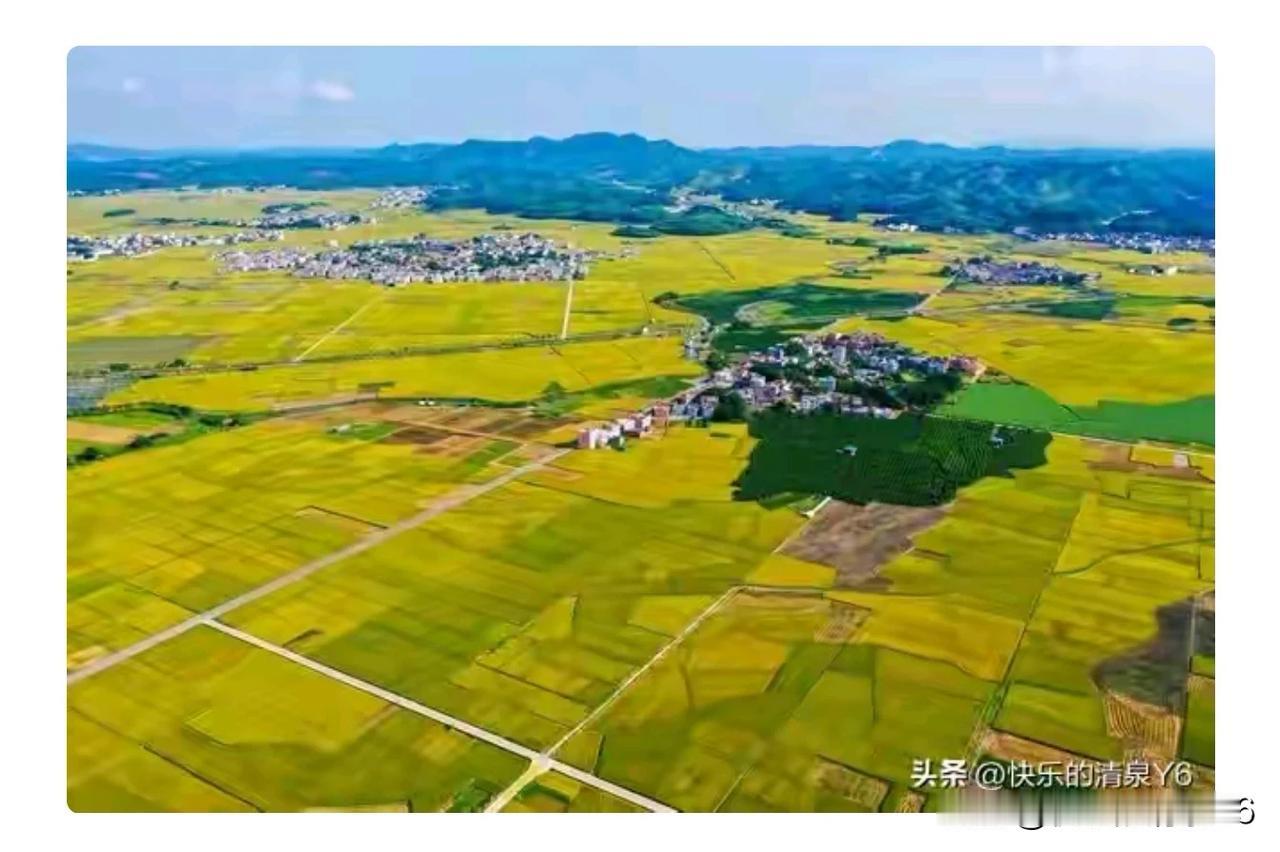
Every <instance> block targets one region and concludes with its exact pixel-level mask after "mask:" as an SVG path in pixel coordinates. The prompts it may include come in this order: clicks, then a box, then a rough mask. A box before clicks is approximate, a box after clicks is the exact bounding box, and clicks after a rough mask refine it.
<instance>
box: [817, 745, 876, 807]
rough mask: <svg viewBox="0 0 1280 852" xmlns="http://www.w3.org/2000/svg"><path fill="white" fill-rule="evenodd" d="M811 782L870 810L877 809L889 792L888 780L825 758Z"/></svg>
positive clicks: (818, 763)
mask: <svg viewBox="0 0 1280 852" xmlns="http://www.w3.org/2000/svg"><path fill="white" fill-rule="evenodd" d="M809 783H810V784H812V785H813V786H814V787H816V788H817V789H820V790H826V791H827V792H829V793H833V794H834V795H836V796H840V797H841V798H844V799H848V800H849V801H851V802H857V803H858V804H860V805H862V806H863V807H864V808H866V809H867V810H868V811H874V810H877V809H878V808H879V807H880V803H881V802H883V801H884V797H885V796H887V795H888V794H889V782H888V781H884V780H881V779H879V778H875V777H873V776H871V775H867V774H865V773H862V772H859V771H857V770H856V769H853V768H851V767H848V766H845V765H844V764H842V763H836V762H835V761H833V760H827V759H824V758H819V759H818V762H817V764H816V765H815V766H814V768H813V770H812V773H811V777H810V779H809Z"/></svg>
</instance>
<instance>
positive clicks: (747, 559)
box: [226, 426, 802, 748]
mask: <svg viewBox="0 0 1280 852" xmlns="http://www.w3.org/2000/svg"><path fill="white" fill-rule="evenodd" d="M724 435H725V437H715V436H713V435H711V434H710V433H709V432H708V431H707V430H700V429H687V428H683V427H681V428H677V429H673V430H672V431H671V432H670V433H669V434H668V436H667V437H666V438H665V439H663V440H661V441H641V442H638V443H635V444H633V445H632V447H631V448H630V449H628V450H627V452H625V453H617V452H607V453H585V452H584V453H571V454H570V455H568V456H565V457H563V458H561V459H559V460H557V462H556V463H555V464H554V465H553V466H552V467H549V468H545V469H543V470H541V471H538V472H536V473H533V474H530V475H528V476H526V477H525V478H523V479H521V480H518V481H516V482H513V483H510V484H508V485H506V486H504V487H502V488H500V489H498V490H496V491H493V492H490V493H488V494H485V495H483V496H481V497H478V498H476V499H475V500H472V501H471V502H469V503H467V504H466V505H464V506H461V507H458V508H457V509H454V510H452V511H450V512H448V513H446V514H444V515H441V516H438V517H436V518H433V519H432V520H430V521H428V522H427V523H425V524H423V525H422V526H420V527H418V528H416V529H414V530H413V531H411V532H408V533H405V534H404V535H402V536H399V537H397V538H395V539H392V540H390V541H388V542H385V543H383V544H380V545H378V546H377V547H375V548H373V549H371V550H369V551H366V552H365V553H363V554H360V555H359V556H357V557H354V558H352V559H349V560H346V561H344V562H342V563H340V564H338V565H335V566H333V567H332V568H327V569H324V570H322V571H320V572H318V573H316V574H313V575H311V576H310V577H308V578H307V579H305V580H303V581H302V582H299V583H296V584H294V585H291V586H289V587H288V588H286V589H282V590H280V591H279V592H276V593H274V594H272V595H269V596H267V597H265V598H263V599H260V600H259V601H256V602H254V603H251V604H249V605H247V606H245V607H243V608H242V609H238V610H235V611H234V612H232V613H230V614H228V615H227V616H226V620H227V621H228V622H229V623H231V624H233V625H235V626H236V627H238V628H240V629H243V630H246V631H248V632H250V633H253V634H255V635H258V636H261V637H263V638H265V639H268V640H269V641H272V642H276V643H278V644H285V645H288V646H289V647H290V648H292V649H294V650H296V651H298V652H300V653H304V654H307V655H308V656H313V657H314V658H315V659H318V660H321V661H322V662H325V663H326V664H328V665H332V666H334V667H335V668H339V669H341V670H343V671H346V672H349V673H352V674H354V675H356V676H358V677H361V678H364V679H366V680H369V681H371V682H373V683H377V684H379V685H382V686H385V687H386V688H389V689H393V690H395V691H397V692H399V693H401V694H404V695H407V696H410V697H412V698H414V699H416V700H419V701H421V702H423V703H425V704H428V705H430V706H433V707H438V708H440V709H442V710H445V711H446V712H450V713H453V714H455V715H458V716H460V717H462V718H466V719H468V720H470V721H473V722H475V723H476V724H482V725H485V726H487V727H490V728H492V729H493V730H495V731H497V732H499V733H501V734H503V735H504V736H508V737H511V738H512V739H515V740H517V741H519V742H521V743H524V744H526V745H530V746H533V747H536V748H545V747H547V746H549V745H551V744H552V743H554V742H556V741H557V740H558V739H559V738H561V737H562V736H564V735H565V734H566V733H568V732H569V731H570V730H571V729H572V727H573V726H574V725H576V724H578V723H579V722H581V721H582V720H583V719H584V718H585V717H586V716H587V714H588V713H590V712H591V710H592V709H593V708H594V707H595V706H596V705H597V704H598V703H600V702H601V701H603V700H604V699H605V698H606V697H607V696H608V695H609V693H610V692H611V691H613V690H614V689H615V688H616V687H617V685H618V684H619V683H621V682H622V681H623V680H624V679H625V678H626V676H627V675H628V674H630V672H632V671H633V670H634V669H635V668H636V667H638V666H640V665H642V664H643V663H644V662H645V661H646V660H648V659H649V658H650V657H651V656H652V655H653V654H654V653H655V652H656V651H657V650H658V649H659V648H660V647H661V646H662V645H663V644H665V643H666V642H668V641H670V638H671V637H672V636H674V635H675V634H676V633H677V632H678V631H679V630H680V629H682V628H683V627H684V625H686V624H687V623H688V622H689V621H690V620H691V619H692V618H693V617H694V616H695V615H696V614H697V613H698V612H699V611H701V610H702V609H703V608H705V607H706V606H708V605H709V604H710V603H711V601H712V600H713V599H714V597H715V596H717V595H719V594H721V593H723V592H724V590H725V589H727V588H729V587H730V586H732V585H734V584H735V583H740V582H742V580H743V578H744V577H746V576H747V575H748V574H750V573H751V572H752V571H753V570H754V569H755V568H756V567H757V566H758V565H759V564H760V563H761V562H762V561H763V560H764V559H765V558H766V557H767V556H768V554H769V553H770V551H772V550H773V548H774V547H776V546H777V545H778V544H779V543H780V542H781V541H782V540H783V539H785V538H786V536H787V535H788V534H789V533H790V532H791V531H793V530H794V529H795V528H796V527H797V526H798V525H799V524H800V522H801V520H802V519H801V518H800V517H799V516H798V515H796V514H795V513H793V512H790V511H786V510H776V511H770V510H766V509H764V508H762V507H760V506H758V505H756V504H753V503H741V502H734V501H733V500H732V499H731V489H730V487H729V483H730V482H731V481H732V479H733V477H734V476H735V475H736V473H737V471H738V470H740V469H741V466H742V464H743V460H744V456H743V453H745V452H748V451H749V442H750V439H748V438H746V436H745V430H744V429H743V427H741V426H737V427H733V426H731V427H727V429H726V430H725V432H724Z"/></svg>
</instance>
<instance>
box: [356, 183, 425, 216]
mask: <svg viewBox="0 0 1280 852" xmlns="http://www.w3.org/2000/svg"><path fill="white" fill-rule="evenodd" d="M431 191H432V190H431V187H428V186H397V187H393V188H392V189H388V190H387V191H386V192H384V193H382V194H381V195H379V196H378V197H377V198H375V199H374V200H373V202H372V203H371V204H370V205H369V208H370V209H372V210H391V209H395V208H397V207H417V206H418V205H420V204H422V203H423V202H424V201H426V200H427V199H428V198H430V197H431Z"/></svg>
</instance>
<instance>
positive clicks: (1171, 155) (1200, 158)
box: [67, 133, 1214, 236]
mask: <svg viewBox="0 0 1280 852" xmlns="http://www.w3.org/2000/svg"><path fill="white" fill-rule="evenodd" d="M278 184H285V185H289V186H296V187H301V188H309V189H338V188H347V187H356V186H360V187H379V186H403V185H433V186H436V187H439V189H437V190H436V192H435V193H434V194H433V196H432V199H431V202H430V203H431V204H432V206H435V207H439V208H448V207H463V206H469V207H483V208H486V209H488V210H490V211H493V212H502V213H514V214H517V215H524V216H529V217H533V218H538V217H566V218H578V219H587V220H596V221H617V222H621V223H628V224H651V223H654V222H657V221H660V220H663V219H664V217H669V215H670V214H669V212H666V211H664V208H665V207H666V206H668V205H669V204H670V203H671V202H672V201H673V198H674V196H673V193H674V192H676V191H677V190H680V189H694V190H698V191H703V192H714V193H718V194H719V195H721V196H722V197H724V198H726V199H728V200H736V201H744V200H750V199H756V198H769V199H774V200H776V201H778V202H779V204H780V205H781V206H782V207H783V208H786V209H792V210H804V211H810V212H814V213H820V214H826V215H830V216H833V217H835V218H837V219H848V218H852V217H853V216H855V215H857V214H858V213H862V212H873V213H884V214H890V215H893V216H896V217H899V218H901V219H904V220H908V221H911V222H914V223H915V224H918V225H920V226H921V227H923V228H926V229H932V230H941V229H943V228H954V229H957V230H961V231H989V230H995V231H1011V230H1013V229H1014V228H1017V227H1026V228H1031V229H1033V230H1038V231H1067V230H1107V229H1110V230H1129V231H1158V232H1163V233H1170V234H1195V235H1203V236H1210V235H1212V234H1213V232H1214V153H1213V151H1211V150H1167V151H1134V150H1118V149H1062V150H1029V149H1015V148H1005V147H999V146H995V147H985V148H956V147H951V146H948V145H941V144H929V143H923V142H915V141H898V142H892V143H890V144H887V145H881V146H875V147H835V146H816V145H797V146H789V147H766V148H746V147H744V148H717V149H701V150H696V149H691V148H684V147H681V146H679V145H676V144H674V143H672V142H668V141H665V140H650V139H645V138H644V137H642V136H638V135H636V134H623V135H618V134H613V133H584V134H579V135H576V136H570V137H568V138H567V139H559V140H556V139H547V138H544V137H534V138H532V139H528V140H525V141H513V142H505V141H487V140H468V141H466V142H462V143H460V144H456V145H453V144H450V145H445V144H430V143H424V144H412V145H389V146H386V147H382V148H363V149H357V148H316V149H307V148H277V149H267V150H256V151H227V150H194V149H193V150H181V151H178V150H171V151H145V150H138V149H130V148H113V147H110V146H104V145H93V144H73V145H69V146H68V147H67V186H68V189H69V190H81V191H88V192H96V191H102V190H108V189H117V190H132V189H139V188H166V187H180V186H190V185H198V186H202V187H219V186H262V185H278Z"/></svg>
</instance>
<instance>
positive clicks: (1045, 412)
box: [939, 381, 1215, 446]
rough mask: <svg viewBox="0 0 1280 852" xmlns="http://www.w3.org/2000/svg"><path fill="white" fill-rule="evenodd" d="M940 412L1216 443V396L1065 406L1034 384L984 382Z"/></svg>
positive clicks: (1091, 433)
mask: <svg viewBox="0 0 1280 852" xmlns="http://www.w3.org/2000/svg"><path fill="white" fill-rule="evenodd" d="M939 413H940V414H943V415H946V416H952V417H962V418H966V419H972V420H989V421H991V422H993V423H1008V424H1011V425H1016V426H1024V427H1026V428H1030V429H1045V430H1048V431H1052V432H1067V433H1070V434H1074V435H1084V436H1088V437H1096V438H1111V439H1114V440H1121V441H1136V440H1139V439H1144V438H1145V439H1148V440H1156V441H1173V442H1179V443H1192V444H1203V445H1206V446H1213V444H1214V419H1215V405H1214V397H1213V396H1212V395H1210V396H1199V397H1193V398H1190V399H1185V400H1182V401H1180V402H1170V403H1141V402H1117V401H1112V400H1103V401H1101V402H1099V403H1098V404H1097V405H1095V406H1066V405H1062V404H1061V403H1059V402H1057V401H1056V400H1054V399H1053V397H1051V396H1049V394H1047V393H1045V392H1044V391H1042V390H1040V389H1039V388H1035V387H1032V386H1031V385H1025V384H1020V383H1018V382H1009V381H982V382H976V383H974V384H971V385H969V386H968V387H966V388H965V389H964V390H962V391H961V392H960V393H959V394H957V395H956V397H955V398H954V399H952V400H951V401H950V402H949V403H948V404H947V405H946V406H944V407H943V408H941V409H939Z"/></svg>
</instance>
